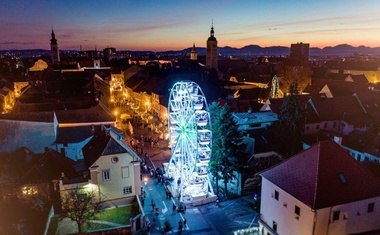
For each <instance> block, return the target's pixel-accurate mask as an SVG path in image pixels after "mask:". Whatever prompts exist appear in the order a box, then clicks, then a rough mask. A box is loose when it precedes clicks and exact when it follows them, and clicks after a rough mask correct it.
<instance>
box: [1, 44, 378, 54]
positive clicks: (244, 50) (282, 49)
mask: <svg viewBox="0 0 380 235" xmlns="http://www.w3.org/2000/svg"><path fill="white" fill-rule="evenodd" d="M192 49H193V48H192V47H189V48H185V49H182V50H169V51H160V52H154V51H143V50H140V51H133V50H120V51H119V52H132V53H153V54H182V53H185V54H187V53H190V52H191V50H192ZM62 51H71V52H79V51H78V50H62ZM196 51H197V52H198V54H199V55H205V54H206V48H205V47H196ZM10 52H13V53H19V54H25V55H28V54H48V53H50V50H45V49H25V50H17V49H16V50H0V55H5V54H7V53H10ZM218 53H219V54H220V55H224V56H229V55H236V56H239V55H245V56H288V55H289V54H290V47H286V46H270V47H261V46H259V45H255V44H250V45H246V46H243V47H241V48H236V47H230V46H225V47H218ZM353 54H365V55H380V47H368V46H364V45H361V46H357V47H354V46H351V45H349V44H339V45H336V46H327V47H324V48H319V47H310V49H309V55H310V56H323V55H326V56H327V55H339V56H349V55H353Z"/></svg>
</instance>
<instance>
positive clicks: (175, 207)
mask: <svg viewBox="0 0 380 235" xmlns="http://www.w3.org/2000/svg"><path fill="white" fill-rule="evenodd" d="M175 209H177V206H176V205H175V204H174V203H173V215H174V214H175Z"/></svg>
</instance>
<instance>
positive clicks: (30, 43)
mask: <svg viewBox="0 0 380 235" xmlns="http://www.w3.org/2000/svg"><path fill="white" fill-rule="evenodd" d="M34 44H36V43H35V42H15V41H4V42H0V45H34Z"/></svg>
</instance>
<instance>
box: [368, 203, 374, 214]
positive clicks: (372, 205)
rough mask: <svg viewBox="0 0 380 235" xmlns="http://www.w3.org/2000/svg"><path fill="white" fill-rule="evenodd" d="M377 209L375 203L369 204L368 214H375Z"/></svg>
mask: <svg viewBox="0 0 380 235" xmlns="http://www.w3.org/2000/svg"><path fill="white" fill-rule="evenodd" d="M374 209H375V203H374V202H371V203H368V209H367V212H368V213H371V212H373V211H374Z"/></svg>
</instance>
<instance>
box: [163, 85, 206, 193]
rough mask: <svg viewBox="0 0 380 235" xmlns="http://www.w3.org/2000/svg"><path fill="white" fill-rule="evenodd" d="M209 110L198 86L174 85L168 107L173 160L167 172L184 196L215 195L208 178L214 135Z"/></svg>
mask: <svg viewBox="0 0 380 235" xmlns="http://www.w3.org/2000/svg"><path fill="white" fill-rule="evenodd" d="M207 110H208V109H207V101H206V98H205V96H204V94H203V92H202V90H201V88H200V87H199V86H198V84H196V83H195V82H191V81H181V82H177V83H175V84H174V85H173V87H172V89H171V92H170V97H169V104H168V129H169V136H170V137H169V138H170V139H169V141H170V146H171V149H172V157H171V159H170V162H169V164H168V166H167V169H166V172H167V174H168V175H169V177H172V178H173V179H174V185H175V186H176V187H177V189H178V192H179V194H181V193H182V195H184V196H186V195H190V196H191V194H192V193H193V192H196V193H197V194H199V193H202V192H203V193H206V194H207V193H208V192H210V191H211V192H212V187H211V185H210V181H209V178H208V163H209V161H210V158H211V139H212V138H211V137H212V133H211V130H210V129H211V121H210V114H209V113H208V111H207ZM212 193H213V192H212Z"/></svg>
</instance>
